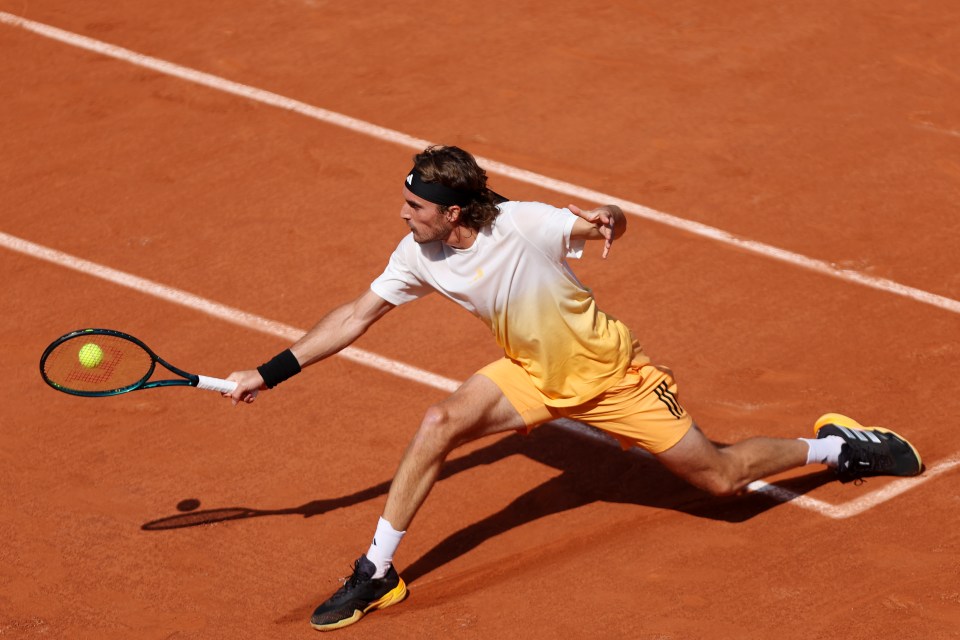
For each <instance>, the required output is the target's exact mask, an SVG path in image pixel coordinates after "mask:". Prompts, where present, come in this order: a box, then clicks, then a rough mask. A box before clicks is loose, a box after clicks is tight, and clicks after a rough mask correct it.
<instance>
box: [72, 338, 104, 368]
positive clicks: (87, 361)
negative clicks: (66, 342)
mask: <svg viewBox="0 0 960 640" xmlns="http://www.w3.org/2000/svg"><path fill="white" fill-rule="evenodd" d="M77 358H78V359H79V360H80V364H82V365H83V366H85V367H86V368H87V369H93V368H94V367H99V366H100V363H101V362H103V349H101V348H100V347H99V346H97V345H95V344H93V343H92V342H88V343H87V344H85V345H83V346H82V347H80V353H78V354H77Z"/></svg>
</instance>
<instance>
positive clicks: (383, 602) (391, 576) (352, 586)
mask: <svg viewBox="0 0 960 640" xmlns="http://www.w3.org/2000/svg"><path fill="white" fill-rule="evenodd" d="M376 569H377V568H376V567H375V566H374V564H373V563H372V562H370V561H369V560H367V556H365V555H363V556H360V557H359V558H357V561H356V562H355V563H354V564H353V575H351V576H350V577H349V578H347V579H346V580H345V581H344V583H343V586H342V587H340V588H339V589H337V592H336V593H334V594H333V595H332V596H330V598H329V599H328V600H327V601H326V602H324V603H323V604H321V605H320V606H319V607H317V608H316V610H314V612H313V615H312V616H311V617H310V626H311V627H313V628H314V629H316V630H318V631H333V630H334V629H339V628H341V627H346V626H347V625H351V624H353V623H354V622H357V621H358V620H360V618H362V617H363V616H364V614H366V613H368V612H370V611H376V610H377V609H384V608H386V607H389V606H391V605H394V604H398V603H400V602H402V601H403V599H404V598H406V597H407V585H406V584H404V582H403V580H402V579H401V578H400V576H399V575H397V570H396V569H394V568H393V567H390V570H389V571H387V575H385V576H383V577H382V578H376V579H375V578H374V577H373V574H374V573H375V572H376Z"/></svg>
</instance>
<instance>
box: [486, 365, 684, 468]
mask: <svg viewBox="0 0 960 640" xmlns="http://www.w3.org/2000/svg"><path fill="white" fill-rule="evenodd" d="M477 373H478V374H480V375H482V376H484V377H487V378H489V379H490V380H492V381H493V382H494V384H496V385H497V387H499V388H500V391H501V392H503V395H505V396H506V398H507V400H509V402H510V404H511V405H513V408H514V409H516V410H517V413H519V414H520V416H521V417H522V418H523V422H524V424H526V429H525V431H526V432H527V433H529V432H530V431H531V430H532V429H533V428H534V427H535V426H537V425H539V424H543V423H544V422H549V421H550V420H556V419H557V418H568V419H570V420H576V421H577V422H583V423H585V424H589V425H591V426H593V427H596V428H597V429H601V430H602V431H605V432H607V433H609V434H610V435H611V436H613V437H614V438H616V439H617V440H618V441H619V442H620V446H621V447H623V448H624V449H629V448H630V447H632V446H634V445H636V446H639V447H641V448H643V449H646V450H647V451H649V452H651V453H662V452H664V451H666V450H667V449H669V448H670V447H672V446H673V445H675V444H677V443H678V442H679V441H680V439H681V438H682V437H683V436H684V435H685V434H686V433H687V431H688V430H689V429H690V427H691V426H693V419H692V418H691V417H690V415H689V414H688V413H687V412H686V411H685V410H684V409H683V407H682V406H681V405H680V403H679V402H677V383H676V382H675V381H674V379H673V374H672V372H671V371H670V370H669V369H667V368H665V367H658V366H656V365H654V364H651V363H650V362H649V360H648V359H647V358H646V356H641V357H640V358H635V359H634V363H633V364H632V365H631V366H630V368H628V369H627V372H626V375H624V377H623V380H622V381H620V382H619V383H617V384H616V385H614V386H613V387H611V388H610V389H608V390H607V391H605V392H603V393H602V394H600V395H599V396H597V397H596V398H594V399H592V400H590V401H588V402H586V403H584V404H581V405H577V406H575V407H550V406H547V405H546V404H545V403H544V397H543V395H542V394H541V393H540V391H539V390H537V388H536V387H535V386H533V383H532V382H531V381H530V376H529V375H528V374H527V372H526V371H524V370H523V368H522V367H521V366H520V365H519V364H517V363H516V362H514V361H513V360H510V359H509V358H502V359H500V360H497V361H496V362H493V363H491V364H488V365H487V366H485V367H484V368H482V369H480V371H478V372H477Z"/></svg>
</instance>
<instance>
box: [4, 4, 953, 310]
mask: <svg viewBox="0 0 960 640" xmlns="http://www.w3.org/2000/svg"><path fill="white" fill-rule="evenodd" d="M0 23H3V24H7V25H9V26H12V27H16V28H19V29H23V30H25V31H29V32H31V33H35V34H37V35H41V36H44V37H46V38H50V39H52V40H56V41H58V42H62V43H64V44H68V45H71V46H74V47H77V48H80V49H85V50H87V51H93V52H95V53H99V54H101V55H105V56H108V57H111V58H114V59H117V60H122V61H124V62H127V63H130V64H133V65H136V66H138V67H143V68H146V69H151V70H153V71H156V72H158V73H162V74H165V75H168V76H172V77H176V78H180V79H182V80H186V81H188V82H193V83H195V84H199V85H202V86H205V87H208V88H211V89H214V90H217V91H222V92H224V93H228V94H232V95H236V96H240V97H243V98H247V99H249V100H253V101H255V102H260V103H263V104H267V105H271V106H274V107H278V108H280V109H286V110H288V111H293V112H296V113H299V114H301V115H304V116H307V117H309V118H313V119H315V120H319V121H321V122H325V123H327V124H332V125H335V126H338V127H342V128H344V129H348V130H350V131H354V132H356V133H360V134H363V135H366V136H370V137H372V138H375V139H377V140H382V141H386V142H392V143H395V144H397V145H400V146H403V147H409V148H410V149H414V150H416V151H420V150H422V149H423V148H424V147H426V146H427V145H429V144H430V143H429V142H428V141H427V140H422V139H420V138H415V137H413V136H409V135H407V134H405V133H401V132H399V131H394V130H393V129H388V128H386V127H381V126H379V125H375V124H372V123H369V122H365V121H363V120H358V119H356V118H351V117H350V116H346V115H343V114H340V113H336V112H334V111H329V110H327V109H322V108H320V107H315V106H312V105H309V104H307V103H305V102H301V101H299V100H294V99H292V98H287V97H284V96H281V95H279V94H276V93H272V92H270V91H264V90H263V89H257V88H255V87H251V86H249V85H245V84H241V83H239V82H233V81H232V80H227V79H225V78H221V77H219V76H215V75H212V74H209V73H204V72H202V71H197V70H195V69H190V68H188V67H183V66H181V65H178V64H174V63H172V62H167V61H166V60H161V59H159V58H154V57H152V56H147V55H144V54H141V53H137V52H135V51H131V50H129V49H124V48H123V47H118V46H116V45H112V44H108V43H106V42H102V41H100V40H94V39H93V38H88V37H87V36H82V35H79V34H76V33H72V32H69V31H64V30H63V29H58V28H56V27H51V26H49V25H46V24H43V23H40V22H34V21H33V20H28V19H26V18H21V17H20V16H16V15H13V14H11V13H6V12H4V11H0ZM477 160H478V161H479V162H480V163H481V164H482V165H484V167H485V168H486V169H487V170H488V171H490V172H492V173H497V174H499V175H502V176H506V177H508V178H512V179H514V180H518V181H520V182H525V183H527V184H531V185H534V186H537V187H540V188H543V189H548V190H550V191H554V192H555V193H560V194H564V195H567V196H571V197H574V198H581V199H583V200H587V201H589V202H596V203H606V204H616V205H617V206H619V207H620V208H621V209H623V210H624V211H626V212H627V213H630V214H633V215H635V216H637V217H640V218H644V219H646V220H650V221H652V222H657V223H659V224H663V225H666V226H669V227H673V228H676V229H680V230H682V231H686V232H687V233H691V234H693V235H697V236H701V237H704V238H708V239H710V240H714V241H715V242H719V243H721V244H725V245H729V246H733V247H737V248H739V249H742V250H744V251H748V252H750V253H754V254H757V255H761V256H764V257H766V258H770V259H773V260H778V261H780V262H785V263H787V264H791V265H793V266H796V267H800V268H802V269H806V270H809V271H813V272H816V273H819V274H822V275H826V276H829V277H832V278H836V279H839V280H843V281H845V282H850V283H854V284H859V285H862V286H864V287H868V288H870V289H876V290H878V291H884V292H887V293H891V294H893V295H896V296H900V297H903V298H907V299H910V300H914V301H916V302H920V303H922V304H928V305H931V306H934V307H937V308H940V309H944V310H946V311H950V312H952V313H957V314H960V300H954V299H952V298H947V297H945V296H941V295H938V294H935V293H931V292H929V291H924V290H922V289H918V288H915V287H910V286H907V285H904V284H900V283H899V282H895V281H893V280H889V279H887V278H878V277H875V276H870V275H867V274H865V273H861V272H859V271H855V270H852V269H842V268H840V267H839V266H837V265H835V264H831V263H829V262H825V261H823V260H817V259H815V258H810V257H807V256H804V255H802V254H799V253H794V252H792V251H788V250H786V249H781V248H779V247H775V246H772V245H768V244H765V243H762V242H757V241H755V240H749V239H747V238H741V237H739V236H736V235H734V234H732V233H729V232H727V231H723V230H722V229H718V228H716V227H711V226H709V225H706V224H702V223H699V222H695V221H692V220H687V219H685V218H680V217H678V216H675V215H672V214H669V213H663V212H662V211H657V210H655V209H651V208H649V207H645V206H643V205H641V204H637V203H635V202H630V201H628V200H624V199H622V198H617V197H615V196H612V195H609V194H605V193H601V192H599V191H594V190H593V189H588V188H586V187H581V186H578V185H575V184H572V183H569V182H564V181H562V180H556V179H554V178H549V177H547V176H543V175H540V174H538V173H534V172H532V171H527V170H525V169H520V168H517V167H513V166H511V165H508V164H504V163H502V162H497V161H495V160H490V159H487V158H483V157H480V156H477Z"/></svg>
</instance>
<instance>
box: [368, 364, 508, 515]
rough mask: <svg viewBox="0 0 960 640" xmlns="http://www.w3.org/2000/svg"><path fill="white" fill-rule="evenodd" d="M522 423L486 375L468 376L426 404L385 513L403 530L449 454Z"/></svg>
mask: <svg viewBox="0 0 960 640" xmlns="http://www.w3.org/2000/svg"><path fill="white" fill-rule="evenodd" d="M523 426H524V423H523V419H522V418H521V417H520V414H518V413H517V412H516V410H515V409H514V408H513V406H512V405H511V404H510V402H509V401H508V400H507V399H506V397H504V395H503V393H501V391H500V388H499V387H497V385H495V384H494V383H493V382H492V381H491V380H490V379H489V378H486V377H485V376H481V375H475V376H472V377H471V378H470V379H468V380H467V381H466V382H465V383H463V385H462V386H461V387H460V388H459V389H457V391H456V392H454V393H453V395H451V396H449V397H448V398H446V399H445V400H443V401H441V402H440V403H438V404H436V405H434V406H432V407H430V408H429V409H427V411H426V414H425V415H424V418H423V422H421V424H420V428H419V429H418V430H417V433H416V435H414V437H413V440H412V441H411V442H410V445H409V447H407V450H406V452H405V453H404V454H403V458H402V459H401V461H400V466H399V468H398V469H397V473H396V474H395V475H394V477H393V484H392V485H391V486H390V492H389V494H388V495H387V504H386V507H385V508H384V512H383V517H384V519H386V520H388V521H389V522H390V523H391V524H392V525H393V526H394V528H395V529H397V530H405V529H406V528H407V527H408V526H409V525H410V522H411V521H412V520H413V516H414V515H415V514H416V513H417V510H418V509H419V508H420V506H421V505H422V504H423V502H424V500H426V497H427V494H429V493H430V489H431V488H432V487H433V485H434V483H435V482H436V481H437V477H438V476H439V474H440V469H441V467H442V466H443V462H444V460H446V458H447V455H449V453H450V452H451V451H453V450H454V449H456V448H457V447H459V446H460V445H462V444H465V443H467V442H470V441H471V440H476V439H478V438H482V437H483V436H487V435H492V434H495V433H501V432H503V431H511V430H514V429H519V428H522V427H523Z"/></svg>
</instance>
